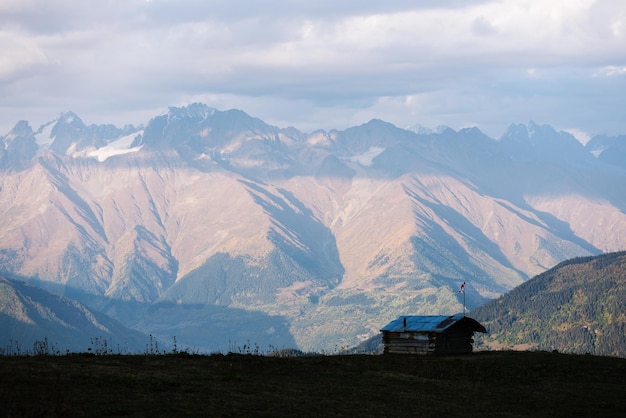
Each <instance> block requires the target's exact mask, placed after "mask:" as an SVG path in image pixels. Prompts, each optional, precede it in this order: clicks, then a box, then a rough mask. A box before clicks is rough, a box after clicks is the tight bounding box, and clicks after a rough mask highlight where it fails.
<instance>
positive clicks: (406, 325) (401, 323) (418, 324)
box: [381, 313, 487, 332]
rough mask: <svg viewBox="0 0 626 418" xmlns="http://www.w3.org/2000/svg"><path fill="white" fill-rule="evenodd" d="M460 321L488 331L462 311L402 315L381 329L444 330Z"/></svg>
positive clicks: (398, 330)
mask: <svg viewBox="0 0 626 418" xmlns="http://www.w3.org/2000/svg"><path fill="white" fill-rule="evenodd" d="M405 320H406V321H405ZM459 321H463V322H469V325H471V326H472V328H473V330H474V331H477V332H487V330H485V327H483V326H482V325H480V324H479V323H478V322H477V321H476V320H474V319H472V318H469V317H466V316H464V315H463V314H462V313H460V314H456V315H452V316H445V315H426V316H401V317H399V318H398V319H395V320H393V321H391V322H390V323H389V324H387V325H386V326H385V327H384V328H383V329H381V331H389V332H405V331H416V332H443V331H445V330H446V329H448V328H450V327H451V326H452V325H454V324H456V323H457V322H459Z"/></svg>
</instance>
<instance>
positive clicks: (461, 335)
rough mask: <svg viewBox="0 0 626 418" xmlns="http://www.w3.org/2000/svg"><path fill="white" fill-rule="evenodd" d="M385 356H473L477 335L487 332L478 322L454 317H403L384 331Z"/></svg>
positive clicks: (457, 315)
mask: <svg viewBox="0 0 626 418" xmlns="http://www.w3.org/2000/svg"><path fill="white" fill-rule="evenodd" d="M380 331H381V332H382V334H383V344H384V346H385V351H384V352H385V353H402V354H461V353H471V352H472V344H473V343H474V338H473V337H474V332H483V333H486V332H487V330H486V329H485V327H484V326H482V325H481V324H479V323H478V321H476V320H475V319H472V318H469V317H466V316H464V315H463V314H456V315H452V316H401V317H400V318H398V319H396V320H394V321H392V322H390V323H389V324H387V325H386V326H385V327H384V328H383V329H381V330H380Z"/></svg>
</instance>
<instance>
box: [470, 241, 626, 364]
mask: <svg viewBox="0 0 626 418" xmlns="http://www.w3.org/2000/svg"><path fill="white" fill-rule="evenodd" d="M471 316H472V317H473V318H475V319H476V320H478V321H480V322H481V323H482V324H484V325H485V326H486V327H487V330H488V331H489V334H488V335H486V336H482V335H481V336H477V337H476V338H477V343H478V345H479V347H480V346H482V347H483V348H485V347H486V348H523V349H539V350H558V351H562V352H571V353H579V354H582V353H589V354H596V355H611V356H620V357H626V252H616V253H610V254H603V255H599V256H596V257H581V258H574V259H572V260H568V261H565V262H563V263H561V264H559V265H557V266H556V267H554V268H552V269H550V270H548V271H547V272H545V273H542V274H540V275H538V276H536V277H534V278H532V279H530V280H529V281H528V282H526V283H524V284H522V285H520V286H518V287H516V288H515V289H513V290H511V291H510V292H508V293H507V294H505V295H504V296H502V297H500V298H498V299H496V300H494V301H491V302H488V303H486V304H485V305H483V306H481V307H479V308H477V309H475V310H473V311H472V312H471Z"/></svg>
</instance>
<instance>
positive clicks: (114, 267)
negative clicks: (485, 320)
mask: <svg viewBox="0 0 626 418" xmlns="http://www.w3.org/2000/svg"><path fill="white" fill-rule="evenodd" d="M24 116H25V118H27V117H28V115H24ZM88 123H89V122H87V123H85V122H83V121H82V120H81V118H80V117H79V116H78V115H76V114H74V113H72V112H67V113H64V114H61V115H60V116H59V117H58V118H57V119H55V120H52V121H50V122H49V123H46V124H43V125H42V126H37V127H33V126H31V125H30V124H29V123H28V122H26V121H20V122H18V123H17V124H16V125H15V126H14V128H13V129H12V130H11V131H10V132H8V133H7V134H5V135H4V136H2V137H0V214H2V219H3V221H2V227H1V228H0V274H1V275H3V276H6V277H8V278H10V279H20V280H24V281H27V282H29V283H30V284H33V285H35V286H37V287H40V288H43V289H45V290H47V291H49V292H52V293H54V294H58V295H64V296H65V297H68V298H71V299H75V300H77V301H79V302H80V303H82V304H84V305H86V306H88V307H89V308H90V309H93V310H95V311H98V312H102V313H105V314H106V315H109V316H110V317H112V318H113V319H114V320H116V321H118V322H119V323H121V324H123V325H124V326H126V327H127V328H129V329H133V330H136V331H139V332H142V333H144V334H146V335H148V334H151V335H153V336H156V337H157V338H159V339H161V340H163V341H171V339H172V337H174V336H175V337H176V339H177V340H178V342H179V343H180V344H181V345H186V346H189V347H194V348H196V349H198V350H200V351H207V352H208V351H214V350H226V349H228V348H229V347H230V346H232V345H233V344H239V345H241V344H246V343H247V342H250V341H251V342H253V343H254V344H258V345H260V346H262V347H268V346H272V347H275V348H282V347H297V348H300V349H302V350H331V351H332V350H335V349H338V348H341V347H348V346H354V345H356V344H358V343H359V342H360V341H363V340H365V339H367V338H368V337H370V336H371V335H373V334H375V333H377V332H378V330H379V329H380V327H381V326H382V325H384V324H385V323H387V322H388V321H389V320H391V319H393V318H395V317H397V316H398V315H412V314H433V315H434V314H452V313H456V312H461V311H462V310H463V305H462V303H463V300H462V298H461V295H460V294H459V293H458V288H459V286H460V284H461V283H462V282H463V281H466V282H467V287H466V289H467V290H466V303H467V308H468V309H472V308H475V307H477V306H479V305H481V304H483V303H484V302H486V301H487V300H490V299H492V298H495V297H497V296H499V295H501V294H503V293H505V292H507V291H508V290H510V289H512V288H514V287H516V286H517V285H519V284H521V283H523V282H525V281H526V280H528V279H529V278H530V277H533V276H535V275H537V274H540V273H542V272H544V271H546V270H548V269H550V268H551V267H553V266H555V265H556V264H558V263H559V262H561V261H563V260H566V259H569V258H573V257H579V256H589V255H597V254H601V253H603V252H613V251H620V250H623V249H624V248H623V245H624V244H623V243H624V242H625V241H626V138H625V137H624V136H606V135H599V136H596V137H593V138H591V139H590V140H589V141H588V142H586V144H585V145H583V144H581V143H580V142H579V141H577V140H576V138H575V137H574V136H572V135H571V134H569V133H567V132H563V131H557V130H555V129H553V128H552V127H550V126H548V125H538V124H536V123H534V122H532V121H530V122H528V123H527V124H512V125H510V127H509V128H508V129H507V130H506V131H505V132H504V133H503V134H502V135H501V136H500V137H498V138H491V137H489V136H487V135H485V134H484V133H483V132H481V131H480V130H479V129H477V128H466V129H461V130H458V131H456V130H453V129H451V128H447V127H439V128H436V129H428V128H424V127H422V126H419V125H415V126H413V127H411V128H407V129H403V128H400V127H397V126H395V125H392V124H390V123H387V122H384V121H381V120H377V119H374V120H371V121H370V122H367V123H365V124H362V125H359V126H354V127H351V128H348V129H344V130H328V131H326V130H317V131H312V132H301V131H299V130H297V129H295V128H280V127H276V126H273V125H270V124H267V123H265V122H264V121H262V120H260V119H258V118H255V117H252V116H250V115H248V114H246V113H245V112H243V111H241V110H225V111H221V110H217V109H214V108H211V107H209V106H206V105H204V104H199V103H195V104H191V105H188V106H184V107H171V108H169V110H168V111H167V112H166V113H164V114H160V115H155V116H154V117H153V118H152V119H151V120H150V121H149V122H148V123H147V124H146V125H145V126H138V127H136V126H132V125H126V126H124V127H122V128H120V127H117V126H114V125H112V124H104V125H103V124H100V125H96V124H88ZM43 337H44V335H42V336H41V337H40V338H43Z"/></svg>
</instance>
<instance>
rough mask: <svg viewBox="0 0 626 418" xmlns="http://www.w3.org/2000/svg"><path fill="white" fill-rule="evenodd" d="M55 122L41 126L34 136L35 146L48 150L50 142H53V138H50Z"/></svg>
mask: <svg viewBox="0 0 626 418" xmlns="http://www.w3.org/2000/svg"><path fill="white" fill-rule="evenodd" d="M55 122H56V120H53V121H52V122H48V123H47V124H45V125H43V126H42V127H41V128H39V130H38V131H37V133H36V134H35V142H37V146H38V147H39V148H43V149H48V148H50V145H52V142H54V138H53V137H52V128H54V123H55Z"/></svg>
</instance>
